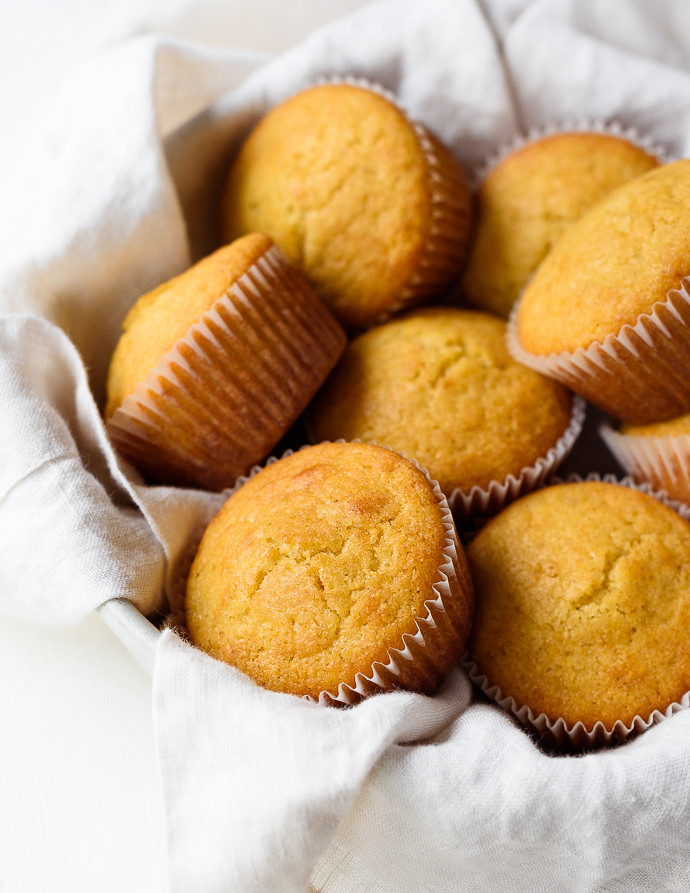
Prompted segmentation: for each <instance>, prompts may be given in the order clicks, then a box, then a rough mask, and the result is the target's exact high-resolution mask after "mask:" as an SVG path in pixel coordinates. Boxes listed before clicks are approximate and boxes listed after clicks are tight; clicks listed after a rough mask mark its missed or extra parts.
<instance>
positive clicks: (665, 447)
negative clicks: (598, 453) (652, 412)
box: [601, 414, 690, 503]
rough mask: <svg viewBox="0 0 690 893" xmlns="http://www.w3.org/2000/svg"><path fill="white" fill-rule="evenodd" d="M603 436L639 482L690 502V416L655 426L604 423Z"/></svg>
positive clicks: (621, 462)
mask: <svg viewBox="0 0 690 893" xmlns="http://www.w3.org/2000/svg"><path fill="white" fill-rule="evenodd" d="M601 435H602V437H603V439H604V441H605V443H606V445H607V446H608V448H609V449H610V450H611V452H612V453H613V455H614V456H615V457H616V459H617V460H618V462H619V463H620V464H621V466H622V467H623V468H624V469H625V470H626V471H627V472H628V474H630V475H632V476H633V477H634V478H635V480H636V481H638V482H641V483H648V484H650V485H651V486H652V487H653V488H654V489H656V490H665V491H666V493H668V495H669V496H671V497H672V498H673V499H679V500H681V501H682V502H688V503H690V415H688V414H686V415H682V416H678V417H677V418H675V419H669V420H668V421H667V422H657V423H656V424H651V425H621V428H620V430H619V431H614V429H613V428H611V427H610V426H608V425H607V426H602V428H601Z"/></svg>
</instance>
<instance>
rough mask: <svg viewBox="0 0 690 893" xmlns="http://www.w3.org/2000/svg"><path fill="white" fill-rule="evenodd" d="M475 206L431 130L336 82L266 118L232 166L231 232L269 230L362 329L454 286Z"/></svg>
mask: <svg viewBox="0 0 690 893" xmlns="http://www.w3.org/2000/svg"><path fill="white" fill-rule="evenodd" d="M470 210H471V204H470V196H469V190H468V187H467V183H466V179H465V175H464V172H463V170H462V168H461V167H460V165H459V164H458V162H457V161H456V160H455V159H454V158H453V156H452V155H451V153H450V152H449V151H448V150H447V149H446V148H445V147H443V146H442V145H441V144H440V143H439V142H438V140H437V139H435V138H434V137H433V136H432V135H431V134H430V133H429V132H428V131H427V130H426V129H425V128H424V127H422V126H421V125H419V124H415V123H413V122H411V121H409V120H408V119H407V118H406V117H405V115H404V114H403V113H402V112H401V111H400V109H398V108H397V106H396V105H394V103H393V102H391V101H390V100H389V99H388V98H386V97H385V96H383V95H382V94H381V93H380V92H378V91H377V90H374V89H370V88H368V87H365V86H362V85H360V84H356V83H332V84H323V85H320V86H316V87H311V88H310V89H307V90H303V91H302V92H301V93H298V94H297V95H296V96H293V97H292V98H291V99H288V100H287V101H286V102H283V103H281V104H280V105H278V106H276V107H275V108H274V109H272V110H271V111H269V112H268V114H267V115H265V117H264V118H263V119H262V120H261V121H259V123H258V124H257V126H256V127H255V129H254V130H253V131H252V132H251V134H250V135H249V137H248V138H247V140H246V142H245V143H244V145H243V146H242V147H241V149H240V151H239V154H238V155H237V156H236V158H235V159H234V161H233V163H232V166H231V169H230V173H229V177H228V180H227V184H226V186H225V192H224V196H223V204H222V210H221V231H222V233H223V237H224V238H225V239H226V240H230V239H234V238H236V237H237V236H240V235H242V234H244V233H246V232H252V231H255V230H257V231H260V232H266V233H268V234H269V235H270V236H271V237H272V238H273V239H274V240H275V242H276V244H277V245H279V246H280V248H281V249H282V250H283V251H284V252H285V255H286V256H287V258H288V259H289V260H290V261H291V262H292V263H293V264H295V266H297V267H298V268H299V269H300V270H301V271H302V272H303V273H304V275H305V276H306V278H307V279H308V281H309V282H310V283H311V284H312V286H313V287H314V289H315V290H316V292H317V293H318V294H319V296H320V297H321V298H323V300H324V301H326V303H327V304H328V305H329V306H330V307H331V309H332V310H333V313H334V314H335V315H336V317H337V318H338V319H339V320H340V321H341V322H342V323H343V325H344V326H345V327H346V328H348V329H352V330H357V329H363V328H367V327H368V326H370V325H373V324H374V323H375V322H379V321H381V320H383V319H385V318H387V317H389V316H390V315H391V314H393V313H395V312H397V311H398V310H401V309H403V308H405V307H408V306H411V305H414V304H419V303H421V302H423V301H426V300H428V299H430V298H431V297H433V296H434V295H437V294H440V293H441V292H442V291H443V290H444V289H445V288H446V286H447V285H448V284H449V283H450V281H451V280H452V279H454V278H455V277H456V276H457V275H458V274H459V272H460V267H461V264H462V261H463V257H464V253H465V247H466V243H467V237H468V234H469V223H470Z"/></svg>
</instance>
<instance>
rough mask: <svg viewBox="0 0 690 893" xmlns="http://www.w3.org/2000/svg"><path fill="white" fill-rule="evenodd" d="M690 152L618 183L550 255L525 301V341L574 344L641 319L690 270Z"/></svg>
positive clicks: (552, 349)
mask: <svg viewBox="0 0 690 893" xmlns="http://www.w3.org/2000/svg"><path fill="white" fill-rule="evenodd" d="M689 202H690V159H683V160H681V161H676V162H673V163H672V164H665V165H662V166H661V167H658V168H655V169H654V170H651V171H649V172H648V173H646V174H643V175H642V176H641V177H637V178H636V179H634V180H631V181H630V182H629V183H626V184H625V185H623V186H620V187H619V188H618V189H616V190H614V191H613V192H612V193H611V194H610V195H609V196H608V197H606V198H604V199H602V200H601V201H600V202H598V203H597V204H596V205H595V206H594V207H593V208H591V209H590V210H589V211H588V212H586V213H585V214H584V215H583V216H582V217H581V218H580V219H579V220H578V221H576V222H575V223H574V224H573V225H572V226H571V227H570V228H569V229H568V230H567V232H566V233H565V234H564V235H563V237H562V238H561V239H560V240H559V242H558V244H557V245H556V246H555V247H554V248H553V250H552V251H551V253H550V254H549V255H548V257H546V258H545V259H544V261H543V262H542V263H541V265H540V266H539V269H538V270H537V272H536V273H535V275H534V278H533V279H532V280H531V282H530V283H529V285H528V286H527V288H526V289H525V291H524V293H523V297H522V300H521V302H520V307H519V309H518V316H517V323H518V333H519V336H520V340H521V342H522V346H523V347H524V348H525V349H526V350H528V351H530V352H531V353H534V354H539V355H547V354H550V353H560V352H561V351H571V352H572V351H574V350H577V348H578V347H584V348H586V347H588V346H589V345H590V344H591V343H592V342H594V341H597V342H602V341H603V340H604V338H605V337H606V336H607V335H609V334H611V335H616V334H618V332H619V331H620V329H621V328H622V326H624V325H634V324H635V322H636V321H637V319H638V318H639V316H640V315H641V314H643V313H649V312H650V311H651V309H652V307H653V305H654V304H655V303H656V302H657V301H663V300H664V299H665V297H666V294H667V292H668V291H669V290H670V289H674V288H678V286H679V285H680V281H681V279H682V278H683V277H684V276H687V275H688V274H690V252H688V245H690V216H689V215H688V214H687V208H688V203H689Z"/></svg>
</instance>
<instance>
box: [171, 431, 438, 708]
mask: <svg viewBox="0 0 690 893" xmlns="http://www.w3.org/2000/svg"><path fill="white" fill-rule="evenodd" d="M444 549H445V528H444V524H443V520H442V516H441V510H440V507H439V503H438V501H437V498H436V496H435V494H434V490H433V488H432V485H431V484H430V483H429V481H428V479H427V478H426V476H425V475H424V474H423V473H422V472H421V471H419V469H418V468H416V467H415V466H414V465H413V464H412V463H411V462H409V461H408V460H407V459H405V458H403V457H402V456H400V455H398V454H397V453H394V452H392V451H390V450H385V449H383V448H381V447H375V446H372V445H370V444H350V443H344V444H343V443H341V444H319V445H318V446H314V447H308V448H306V449H303V450H300V451H299V452H298V453H295V454H293V455H291V456H288V457H285V458H283V459H281V460H279V461H277V462H275V463H273V464H271V465H268V466H267V467H266V468H264V469H263V470H262V471H261V472H259V473H258V474H257V475H256V476H255V477H253V478H251V479H250V480H249V481H248V482H247V483H246V484H245V485H244V486H243V487H241V489H240V490H238V491H237V492H235V493H234V494H233V495H232V496H231V497H230V498H229V499H228V501H227V502H226V503H225V505H224V506H223V508H222V509H221V511H220V512H219V514H218V515H217V516H216V518H215V519H214V520H213V521H212V522H211V524H210V526H209V527H208V529H207V531H206V533H205V535H204V538H203V540H202V543H201V545H200V548H199V551H198V553H197V556H196V559H195V561H194V563H193V565H192V569H191V572H190V576H189V581H188V584H187V604H186V608H187V624H188V628H189V632H190V634H191V637H192V640H193V641H194V642H195V643H196V644H197V645H198V646H199V647H201V648H202V649H204V650H205V651H208V652H209V653H211V654H212V655H214V656H215V657H218V658H220V659H221V660H224V661H226V662H228V663H230V664H233V665H234V666H236V667H238V668H239V669H240V670H242V671H244V672H245V673H247V674H248V675H249V676H251V677H252V678H253V679H254V680H255V681H256V682H258V683H259V684H260V685H263V686H264V687H266V688H270V689H273V690H276V691H285V692H291V693H293V694H299V695H311V696H312V697H318V695H319V693H320V692H321V691H323V690H329V691H335V690H336V689H337V687H338V685H339V684H340V683H342V682H344V683H347V684H349V685H354V682H355V674H356V673H358V672H362V673H365V674H367V675H368V674H369V673H370V671H371V665H372V662H373V661H375V660H382V661H384V662H385V661H386V660H387V657H386V650H387V649H388V648H391V647H395V648H398V647H402V638H401V637H402V635H403V634H404V633H411V634H414V633H415V632H416V626H415V619H416V618H418V617H420V616H425V615H426V609H425V607H424V602H425V601H426V600H427V599H430V598H435V593H434V592H433V591H432V587H433V585H434V584H435V583H436V582H438V580H439V579H440V576H439V567H440V565H441V564H442V563H443V562H444V557H443V552H444Z"/></svg>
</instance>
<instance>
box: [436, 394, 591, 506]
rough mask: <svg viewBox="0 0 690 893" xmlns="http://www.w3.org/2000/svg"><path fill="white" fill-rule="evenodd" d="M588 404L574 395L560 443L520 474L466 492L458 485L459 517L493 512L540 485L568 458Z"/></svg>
mask: <svg viewBox="0 0 690 893" xmlns="http://www.w3.org/2000/svg"><path fill="white" fill-rule="evenodd" d="M585 414H586V403H585V401H584V400H583V399H582V397H578V396H577V395H575V396H574V397H573V407H572V410H571V413H570V422H569V424H568V427H567V428H566V429H565V431H564V432H563V434H562V435H561V436H560V438H559V439H558V440H557V441H556V443H555V444H554V445H553V446H552V447H551V448H550V449H549V450H548V451H547V452H546V454H545V455H544V456H540V457H539V458H538V459H537V460H536V462H535V463H534V464H533V465H528V466H525V467H524V468H522V469H521V470H520V471H519V472H518V474H517V475H513V474H509V475H508V476H507V477H506V479H505V480H504V481H491V483H490V484H489V485H488V486H487V487H477V486H475V487H472V489H471V490H470V491H469V492H468V493H465V492H464V491H463V490H461V489H460V488H456V489H455V490H453V492H452V493H451V494H450V496H449V497H448V504H449V505H450V508H451V511H452V512H453V514H454V515H455V517H456V518H462V519H469V518H473V517H476V516H483V515H492V514H495V513H496V512H498V511H500V510H501V509H502V508H504V506H506V505H507V504H508V503H509V502H512V501H513V500H514V499H517V498H518V496H523V495H524V494H525V493H529V491H530V490H534V489H535V488H536V487H540V486H541V485H542V484H543V483H545V482H546V481H547V480H548V479H549V478H550V477H551V475H552V474H554V472H555V471H556V470H557V468H558V466H559V465H560V464H561V463H562V462H563V461H564V460H565V459H566V457H567V456H568V454H569V453H570V451H571V449H572V448H573V445H574V444H575V441H576V440H577V438H578V437H579V435H580V432H581V431H582V426H583V425H584V421H585Z"/></svg>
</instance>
